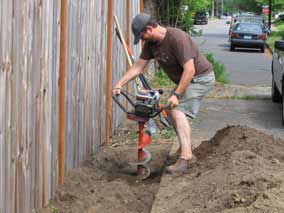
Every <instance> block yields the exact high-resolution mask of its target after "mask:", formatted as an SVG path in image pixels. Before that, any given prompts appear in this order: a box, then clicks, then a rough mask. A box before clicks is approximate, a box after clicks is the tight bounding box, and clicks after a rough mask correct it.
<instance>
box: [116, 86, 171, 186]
mask: <svg viewBox="0 0 284 213" xmlns="http://www.w3.org/2000/svg"><path fill="white" fill-rule="evenodd" d="M162 93H163V90H161V89H160V90H143V91H138V93H137V94H136V95H131V96H134V97H135V100H131V98H130V97H129V96H130V94H128V93H126V92H124V91H121V95H122V96H124V97H125V99H126V100H127V101H128V102H129V103H130V105H131V107H132V110H130V111H128V110H127V109H126V108H125V107H124V105H123V104H122V103H121V101H120V100H119V96H116V95H113V96H112V97H113V99H114V101H115V102H116V103H117V104H118V106H119V107H120V108H121V109H122V110H123V111H124V112H125V113H126V114H127V119H130V120H133V121H136V122H137V123H138V128H139V131H138V136H139V137H138V162H137V163H131V164H132V165H134V166H137V176H138V178H139V179H142V180H144V179H146V178H147V177H149V176H150V174H151V169H150V168H149V166H147V163H148V162H149V161H150V160H151V153H150V152H149V151H148V150H147V149H146V148H145V147H146V146H147V145H149V144H150V143H151V135H150V133H149V132H144V131H143V129H144V126H145V123H146V122H147V121H148V120H149V119H150V118H154V117H156V116H157V115H159V114H160V113H161V112H162V111H163V110H165V109H167V108H169V105H166V106H164V107H159V101H160V97H161V94H162Z"/></svg>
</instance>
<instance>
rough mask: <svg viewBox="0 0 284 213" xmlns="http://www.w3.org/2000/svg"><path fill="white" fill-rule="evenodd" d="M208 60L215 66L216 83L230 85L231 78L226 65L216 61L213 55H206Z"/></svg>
mask: <svg viewBox="0 0 284 213" xmlns="http://www.w3.org/2000/svg"><path fill="white" fill-rule="evenodd" d="M206 58H207V60H208V61H209V62H210V63H211V64H212V66H213V69H214V73H215V78H216V81H217V82H219V83H223V84H228V83H229V82H230V80H229V77H230V76H229V73H228V72H227V70H226V69H225V67H224V65H223V64H221V63H220V62H218V61H216V60H215V59H214V57H213V54H212V53H208V54H206Z"/></svg>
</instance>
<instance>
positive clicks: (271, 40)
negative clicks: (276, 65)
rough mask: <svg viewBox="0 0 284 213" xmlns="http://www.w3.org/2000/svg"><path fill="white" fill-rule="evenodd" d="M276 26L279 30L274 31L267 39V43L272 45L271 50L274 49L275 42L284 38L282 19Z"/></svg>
mask: <svg viewBox="0 0 284 213" xmlns="http://www.w3.org/2000/svg"><path fill="white" fill-rule="evenodd" d="M274 25H275V27H276V28H277V31H272V32H271V33H270V34H269V36H268V39H267V41H266V43H267V45H268V46H269V47H270V49H271V50H274V43H275V41H278V40H283V39H284V24H283V21H282V20H278V21H276V22H275V23H274Z"/></svg>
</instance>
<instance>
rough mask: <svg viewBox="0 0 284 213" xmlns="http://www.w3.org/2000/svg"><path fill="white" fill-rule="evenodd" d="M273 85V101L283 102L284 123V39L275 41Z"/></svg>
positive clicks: (283, 115)
mask: <svg viewBox="0 0 284 213" xmlns="http://www.w3.org/2000/svg"><path fill="white" fill-rule="evenodd" d="M271 71H272V86H271V96H272V101H273V102H282V123H283V125H284V96H283V94H284V84H283V81H284V41H276V42H275V43H274V52H273V57H272V68H271Z"/></svg>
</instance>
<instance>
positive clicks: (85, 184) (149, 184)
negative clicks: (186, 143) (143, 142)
mask: <svg viewBox="0 0 284 213" xmlns="http://www.w3.org/2000/svg"><path fill="white" fill-rule="evenodd" d="M170 146H171V144H169V143H163V144H153V145H150V146H149V149H148V150H149V151H151V154H152V160H151V161H150V163H149V165H150V166H151V169H152V175H151V176H150V178H149V179H147V180H144V181H142V180H138V179H137V178H136V176H135V174H134V173H135V172H136V167H133V166H131V165H130V164H129V162H135V160H136V158H137V148H136V146H135V145H129V146H119V147H116V148H113V147H108V148H103V149H101V150H100V151H99V152H98V154H97V156H96V158H95V159H93V160H90V161H88V162H86V163H85V165H84V166H83V167H82V168H79V169H73V170H71V171H70V172H69V173H68V174H67V176H66V178H65V183H64V185H63V186H62V187H60V188H59V189H58V190H57V193H56V196H55V198H54V199H53V200H52V201H51V202H50V204H49V206H48V207H47V208H45V209H42V210H40V212H41V213H51V212H52V213H54V212H73V213H78V212H82V213H83V212H84V213H97V212H111V213H113V212H133V213H134V212H150V211H151V207H152V203H153V201H154V197H155V195H156V194H157V192H158V189H159V183H160V176H161V174H162V170H163V168H162V166H163V164H164V163H163V162H164V161H165V160H166V157H167V155H168V152H169V150H170Z"/></svg>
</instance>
